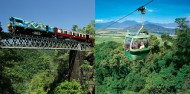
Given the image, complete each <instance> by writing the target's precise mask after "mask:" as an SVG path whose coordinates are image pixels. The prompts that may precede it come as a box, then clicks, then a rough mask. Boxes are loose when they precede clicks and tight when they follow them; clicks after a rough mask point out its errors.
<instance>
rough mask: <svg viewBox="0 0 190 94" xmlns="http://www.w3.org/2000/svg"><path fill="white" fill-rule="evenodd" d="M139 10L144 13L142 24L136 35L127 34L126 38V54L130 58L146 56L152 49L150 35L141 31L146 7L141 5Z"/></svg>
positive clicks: (135, 58) (139, 58)
mask: <svg viewBox="0 0 190 94" xmlns="http://www.w3.org/2000/svg"><path fill="white" fill-rule="evenodd" d="M138 11H141V14H142V26H141V28H140V29H139V30H138V32H137V34H136V35H133V34H127V35H126V36H125V40H124V48H125V51H124V53H125V56H126V57H127V58H129V59H130V60H141V59H144V58H146V56H147V55H148V53H149V51H150V47H149V35H148V34H145V33H141V32H142V30H143V26H144V20H143V15H144V14H145V8H144V7H140V8H139V9H138Z"/></svg>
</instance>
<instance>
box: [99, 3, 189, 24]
mask: <svg viewBox="0 0 190 94" xmlns="http://www.w3.org/2000/svg"><path fill="white" fill-rule="evenodd" d="M147 2H149V0H96V6H95V7H96V11H95V13H96V22H107V21H115V20H117V19H119V18H121V17H123V16H124V15H126V14H128V13H130V12H132V11H133V10H135V9H137V8H138V7H140V6H141V5H143V4H145V3H147ZM146 9H147V12H146V15H145V17H144V18H145V20H147V21H150V22H155V23H173V22H174V21H175V18H179V17H187V18H190V0H154V1H153V2H152V3H150V4H149V5H148V6H146ZM140 18H141V15H140V12H136V13H134V14H132V15H130V16H128V17H127V18H125V19H124V20H135V21H138V22H140V20H141V19H140ZM124 20H122V21H124ZM122 21H121V22H122Z"/></svg>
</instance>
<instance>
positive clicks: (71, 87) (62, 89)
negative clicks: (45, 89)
mask: <svg viewBox="0 0 190 94" xmlns="http://www.w3.org/2000/svg"><path fill="white" fill-rule="evenodd" d="M54 94H84V92H83V91H82V87H81V85H80V83H79V82H77V81H76V80H73V81H71V82H69V81H64V82H62V83H61V84H60V85H58V86H57V87H56V88H55V91H54Z"/></svg>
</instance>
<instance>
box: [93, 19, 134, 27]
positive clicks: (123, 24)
mask: <svg viewBox="0 0 190 94" xmlns="http://www.w3.org/2000/svg"><path fill="white" fill-rule="evenodd" d="M113 23H114V24H113ZM111 24H113V25H111ZM135 24H138V23H137V22H136V21H132V20H126V21H124V22H122V23H119V22H114V21H111V22H106V23H96V26H95V28H96V29H100V28H105V27H107V26H109V25H111V26H110V28H125V27H129V26H132V25H135Z"/></svg>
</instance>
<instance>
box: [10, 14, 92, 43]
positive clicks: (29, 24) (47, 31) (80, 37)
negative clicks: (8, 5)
mask: <svg viewBox="0 0 190 94" xmlns="http://www.w3.org/2000/svg"><path fill="white" fill-rule="evenodd" d="M9 21H10V22H9V23H8V31H9V32H10V33H14V34H23V35H32V36H41V37H49V38H56V39H74V40H77V41H82V42H89V43H94V41H95V39H94V38H93V36H92V35H90V34H83V33H80V32H76V31H69V30H65V29H62V28H58V27H53V26H49V25H44V24H41V23H36V22H33V21H27V20H23V19H21V18H17V17H10V19H9Z"/></svg>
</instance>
